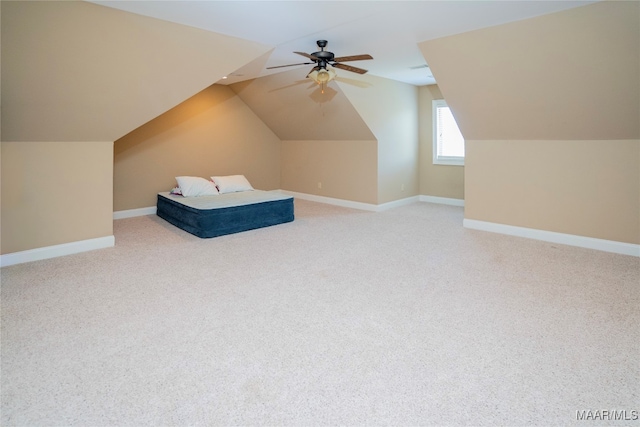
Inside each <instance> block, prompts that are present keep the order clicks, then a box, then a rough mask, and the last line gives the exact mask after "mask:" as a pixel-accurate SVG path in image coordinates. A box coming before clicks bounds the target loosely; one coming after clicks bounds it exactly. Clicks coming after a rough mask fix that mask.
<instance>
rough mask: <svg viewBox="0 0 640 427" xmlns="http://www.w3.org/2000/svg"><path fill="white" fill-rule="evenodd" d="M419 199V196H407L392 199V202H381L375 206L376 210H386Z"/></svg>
mask: <svg viewBox="0 0 640 427" xmlns="http://www.w3.org/2000/svg"><path fill="white" fill-rule="evenodd" d="M418 201H420V198H419V196H413V197H407V198H404V199H400V200H394V201H393V202H387V203H383V204H381V205H378V206H377V209H376V212H380V211H386V210H387V209H392V208H397V207H400V206H406V205H410V204H412V203H416V202H418Z"/></svg>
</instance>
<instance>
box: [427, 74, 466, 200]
mask: <svg viewBox="0 0 640 427" xmlns="http://www.w3.org/2000/svg"><path fill="white" fill-rule="evenodd" d="M418 90H419V92H418V93H419V103H420V104H419V111H420V153H419V156H420V159H419V168H420V174H419V178H420V187H419V188H420V194H421V195H425V196H436V197H445V198H448V199H464V166H450V165H434V164H433V119H432V109H433V105H432V102H433V100H435V99H443V97H442V93H441V92H440V88H439V87H438V85H428V86H421V87H419V88H418Z"/></svg>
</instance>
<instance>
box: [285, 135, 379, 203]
mask: <svg viewBox="0 0 640 427" xmlns="http://www.w3.org/2000/svg"><path fill="white" fill-rule="evenodd" d="M377 147H378V144H377V142H376V141H375V140H371V141H353V140H349V141H308V140H307V141H283V143H282V188H283V189H286V190H289V191H296V192H299V193H305V194H314V195H319V196H324V197H331V198H336V199H344V200H351V201H355V202H362V203H371V204H376V200H377V197H378V194H377V185H376V183H377V179H378V177H377V173H376V161H377V158H378V150H377ZM319 185H321V188H319Z"/></svg>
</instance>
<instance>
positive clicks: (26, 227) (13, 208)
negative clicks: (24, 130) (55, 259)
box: [0, 141, 113, 254]
mask: <svg viewBox="0 0 640 427" xmlns="http://www.w3.org/2000/svg"><path fill="white" fill-rule="evenodd" d="M1 144H2V165H1V166H2V176H1V179H2V231H1V236H0V240H1V241H2V248H1V250H2V254H6V253H11V252H18V251H24V250H28V249H33V248H39V247H45V246H53V245H58V244H63V243H69V242H74V241H81V240H87V239H93V238H98V237H105V236H111V235H112V234H113V220H112V218H113V208H112V206H113V205H112V201H111V189H112V186H113V142H110V141H109V142H81V141H74V142H24V141H21V142H7V141H3V142H2V143H1Z"/></svg>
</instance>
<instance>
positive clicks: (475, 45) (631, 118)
mask: <svg viewBox="0 0 640 427" xmlns="http://www.w3.org/2000/svg"><path fill="white" fill-rule="evenodd" d="M420 49H421V50H422V52H423V54H424V56H425V58H426V59H427V61H428V62H429V64H431V68H432V71H433V72H434V75H435V77H436V79H437V80H438V86H439V87H440V90H441V91H442V94H443V95H444V98H445V99H446V100H447V102H448V104H449V106H450V107H451V108H452V110H453V112H454V114H455V116H456V120H457V122H458V125H459V126H460V129H461V131H462V133H463V134H464V136H465V139H467V140H469V139H470V140H475V139H479V140H489V139H495V140H509V139H516V140H517V139H521V140H553V139H556V140H598V139H600V140H614V139H637V138H640V121H639V120H638V117H640V78H639V77H638V76H640V3H639V2H637V1H633V2H621V1H607V2H600V3H596V4H593V5H589V6H584V7H580V8H576V9H571V10H567V11H563V12H558V13H555V14H552V15H546V16H541V17H537V18H532V19H529V20H525V21H520V22H517V23H510V24H504V25H500V26H497V27H492V28H486V29H481V30H476V31H472V32H469V33H464V34H459V35H455V36H450V37H445V38H441V39H436V40H430V41H426V42H423V43H420ZM550 155H552V153H550Z"/></svg>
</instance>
